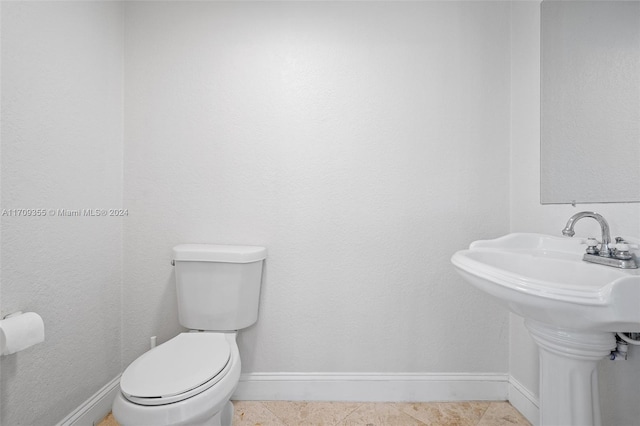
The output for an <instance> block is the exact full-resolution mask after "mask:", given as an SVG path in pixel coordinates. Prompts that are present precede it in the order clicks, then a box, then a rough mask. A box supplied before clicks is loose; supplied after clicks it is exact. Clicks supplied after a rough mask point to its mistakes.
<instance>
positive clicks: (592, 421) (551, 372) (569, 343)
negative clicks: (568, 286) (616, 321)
mask: <svg viewBox="0 0 640 426" xmlns="http://www.w3.org/2000/svg"><path fill="white" fill-rule="evenodd" d="M525 325H526V327H527V329H528V330H529V332H530V333H531V337H533V340H534V341H535V342H536V344H537V345H538V349H539V350H538V352H539V354H540V426H600V425H601V424H602V423H601V419H600V401H599V397H598V375H597V371H596V366H597V364H598V361H600V360H601V359H603V358H604V357H606V356H608V355H609V353H610V352H611V351H612V350H613V349H615V347H616V339H615V336H614V334H613V333H608V332H599V331H582V330H580V331H578V330H569V329H563V328H559V327H555V326H552V325H548V324H544V323H541V322H537V321H533V320H529V319H528V320H526V321H525Z"/></svg>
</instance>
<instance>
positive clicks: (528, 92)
mask: <svg viewBox="0 0 640 426" xmlns="http://www.w3.org/2000/svg"><path fill="white" fill-rule="evenodd" d="M511 19H512V29H513V32H512V43H513V56H512V71H513V73H512V108H511V113H512V135H511V140H512V145H511V170H512V173H511V180H512V184H511V197H510V198H511V231H513V232H542V233H546V234H551V235H560V234H561V230H562V228H563V227H564V225H565V223H566V221H567V219H569V217H570V216H571V215H572V214H574V213H577V212H579V211H583V210H595V211H597V212H599V213H601V214H602V215H603V216H604V217H605V218H606V219H607V221H608V222H609V225H610V226H611V233H612V235H615V236H620V235H622V236H635V237H637V236H638V235H640V205H638V204H579V205H577V206H576V207H572V206H571V205H547V206H541V205H540V171H539V170H540V169H539V164H540V150H539V147H540V139H539V138H540V130H539V129H540V109H539V105H540V91H539V84H540V78H539V77H540V75H539V70H540V67H539V64H540V49H539V47H540V33H539V28H540V5H539V4H538V3H529V2H514V3H513V4H512V17H511ZM604 166H605V169H607V170H609V169H613V168H614V167H615V164H604ZM594 235H596V236H597V235H600V230H599V227H598V224H597V223H596V222H595V221H590V220H585V221H581V222H579V223H578V225H577V226H576V237H585V236H594ZM629 352H630V358H631V359H630V360H628V361H626V362H615V363H613V362H610V361H606V360H605V361H602V363H601V364H600V370H599V377H600V385H601V386H600V392H601V406H602V411H603V424H606V425H611V426H627V425H632V424H637V423H638V418H640V406H639V405H638V395H639V394H640V348H631V349H630V351H629ZM537 359H538V355H537V351H536V348H535V346H534V345H533V343H532V342H531V339H530V338H529V337H528V333H527V330H526V329H525V328H524V325H523V324H522V321H521V320H520V319H519V318H518V317H516V316H515V315H514V316H513V318H512V321H511V327H510V366H509V368H510V371H511V374H512V375H513V376H514V377H515V378H516V379H517V380H519V381H520V382H521V383H522V384H524V385H525V386H526V387H527V388H529V389H530V390H532V391H533V392H537V391H538V369H537V363H538V361H537Z"/></svg>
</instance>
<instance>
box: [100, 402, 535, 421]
mask: <svg viewBox="0 0 640 426" xmlns="http://www.w3.org/2000/svg"><path fill="white" fill-rule="evenodd" d="M233 405H234V407H235V413H234V418H233V426H315V425H318V426H355V425H361V426H424V425H429V426H531V424H530V423H529V422H528V421H527V420H526V419H525V418H524V417H523V416H522V415H521V414H520V413H519V412H518V411H517V410H516V409H515V408H513V406H511V404H509V403H508V402H484V401H479V402H415V403H411V402H406V403H403V402H398V403H394V402H390V403H376V402H371V403H369V402H365V403H362V402H299V401H234V403H233ZM98 426H118V423H117V422H116V421H115V420H114V419H113V416H111V414H110V415H109V416H108V417H107V418H106V419H104V420H103V421H102V422H100V423H99V424H98Z"/></svg>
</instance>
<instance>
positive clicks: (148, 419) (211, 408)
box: [112, 333, 241, 426]
mask: <svg viewBox="0 0 640 426" xmlns="http://www.w3.org/2000/svg"><path fill="white" fill-rule="evenodd" d="M225 334H226V338H227V340H228V342H229V346H230V347H231V359H230V360H229V362H231V369H230V370H229V371H228V372H227V374H226V375H225V376H224V377H223V378H221V379H220V381H218V382H217V383H216V384H215V385H213V386H212V387H210V388H208V389H206V390H205V391H203V392H202V393H200V394H197V395H195V396H192V397H191V398H188V399H185V400H183V401H179V402H175V403H171V404H166V405H151V406H145V405H139V404H135V403H133V402H131V401H129V400H127V399H126V398H125V397H124V395H123V394H122V392H118V394H117V395H116V398H115V400H114V402H113V409H112V411H113V416H114V417H115V419H116V421H118V423H120V424H121V425H122V426H230V425H231V424H232V422H233V411H234V409H233V404H232V403H231V401H230V399H231V395H233V392H234V391H235V389H236V387H237V386H238V382H239V380H240V369H241V366H240V354H239V353H238V346H237V344H236V341H235V337H236V336H235V333H225Z"/></svg>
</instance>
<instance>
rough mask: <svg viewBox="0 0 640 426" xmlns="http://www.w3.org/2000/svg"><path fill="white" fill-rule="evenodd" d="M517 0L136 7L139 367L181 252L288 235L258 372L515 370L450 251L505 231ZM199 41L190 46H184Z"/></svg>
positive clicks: (500, 327)
mask: <svg viewBox="0 0 640 426" xmlns="http://www.w3.org/2000/svg"><path fill="white" fill-rule="evenodd" d="M508 14H509V5H508V3H503V2H495V3H477V2H469V3H461V2H425V3H412V2H391V3H384V2H344V3H341V2H331V3H294V2H283V3H261V2H256V3H211V2H207V3H204V2H190V3H178V2H158V3H149V2H139V3H129V4H127V5H126V40H125V45H126V59H125V76H126V82H125V87H126V96H125V117H126V124H125V128H126V131H125V135H126V137H125V153H124V167H125V182H126V185H125V205H126V206H127V207H128V208H129V209H130V211H131V212H132V215H131V216H130V217H129V218H128V219H127V220H126V221H125V241H126V244H125V247H124V288H123V321H124V335H123V339H124V340H123V348H124V356H123V361H124V363H125V364H126V363H128V362H130V361H131V360H132V359H133V358H135V357H136V356H138V355H139V354H140V353H142V352H143V351H144V350H146V349H147V347H148V340H149V336H151V335H158V336H159V340H160V341H164V340H166V339H168V338H170V337H172V336H173V335H174V334H175V333H177V332H178V331H179V330H180V328H179V326H178V325H177V315H176V306H175V297H174V291H175V290H174V281H173V276H172V268H171V266H170V260H171V247H172V246H173V245H175V244H178V243H187V242H194V243H197V242H212V243H237V244H259V245H265V246H266V247H268V249H269V257H268V260H267V267H266V279H265V281H264V285H263V293H262V299H261V303H262V304H261V312H260V316H259V320H258V323H257V324H256V325H255V326H254V327H252V328H250V329H248V330H245V331H243V332H242V334H241V337H240V346H241V348H240V349H241V353H242V356H243V371H244V372H506V371H507V355H506V351H507V333H508V316H507V313H506V311H505V310H503V309H501V308H499V307H497V305H495V304H492V303H491V302H488V301H487V300H482V301H480V298H481V295H480V294H479V293H477V292H474V291H473V290H471V288H470V287H469V286H468V285H467V284H465V283H464V282H463V281H462V279H461V278H459V277H458V276H457V275H456V274H455V272H454V270H453V268H452V267H451V265H450V262H449V258H450V256H451V255H452V253H453V252H455V251H456V250H458V249H460V248H462V247H465V246H467V245H468V244H469V243H470V242H471V241H473V240H475V239H478V238H486V237H494V236H497V235H501V234H504V233H506V232H508V229H509V227H508V220H509V201H508V182H509V168H508V163H509V158H508V152H509V148H508V146H509V66H510V63H509V16H508ZM186 46H188V48H185V47H186Z"/></svg>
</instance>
